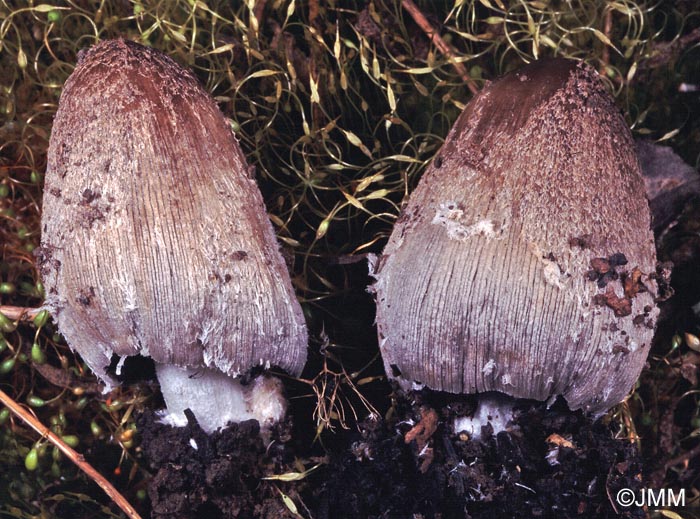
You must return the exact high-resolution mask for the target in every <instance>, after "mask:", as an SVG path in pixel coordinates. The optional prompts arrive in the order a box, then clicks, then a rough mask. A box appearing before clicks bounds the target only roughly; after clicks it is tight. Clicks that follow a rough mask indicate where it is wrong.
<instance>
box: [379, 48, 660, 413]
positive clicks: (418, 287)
mask: <svg viewBox="0 0 700 519" xmlns="http://www.w3.org/2000/svg"><path fill="white" fill-rule="evenodd" d="M655 263H656V258H655V248H654V239H653V235H652V233H651V230H650V216H649V208H648V204H647V200H646V199H645V195H644V185H643V182H642V178H641V176H640V172H639V165H638V161H637V157H636V155H635V148H634V143H633V141H632V138H631V135H630V131H629V129H628V128H627V126H626V124H625V121H624V119H623V118H622V116H621V115H620V113H619V111H618V109H617V107H616V106H615V103H614V100H613V99H612V97H611V96H610V95H609V94H608V92H607V91H606V90H605V86H604V85H603V83H602V81H601V80H600V79H599V78H598V77H597V74H596V73H595V71H593V70H592V69H591V68H590V67H588V66H586V65H585V64H583V63H578V62H576V61H570V60H565V59H554V60H541V61H537V62H534V63H532V64H531V65H528V66H526V67H524V68H522V69H521V70H519V71H516V72H513V73H510V74H508V75H506V76H504V77H503V78H502V79H500V80H498V81H495V82H494V83H492V84H490V85H488V86H487V87H485V88H484V90H483V91H482V92H480V93H479V94H478V95H477V96H476V97H475V98H474V99H473V100H472V101H471V102H470V103H469V104H468V105H467V107H466V109H465V110H464V112H463V113H462V114H461V116H460V117H459V119H458V120H457V122H456V123H455V125H454V127H453V128H452V130H451V132H450V134H449V135H448V137H447V140H446V141H445V144H444V146H443V148H442V150H441V151H440V152H439V154H438V156H437V157H436V158H435V159H434V160H433V162H432V164H431V165H430V167H429V168H428V170H427V171H426V172H425V174H424V175H423V178H422V179H421V181H420V183H419V185H418V187H417V188H416V190H415V192H414V193H413V194H412V195H411V197H410V200H409V202H408V204H407V205H406V207H405V208H404V210H403V211H402V213H401V215H400V217H399V219H398V221H397V223H396V226H395V228H394V230H393V232H392V234H391V237H390V239H389V242H388V244H387V246H386V248H385V250H384V252H383V254H382V255H381V256H380V257H379V258H378V259H377V264H376V265H375V277H376V280H377V281H376V283H375V285H374V287H373V290H374V291H375V292H376V301H377V327H378V333H379V341H380V348H381V352H382V355H383V359H384V364H385V368H386V371H387V373H388V374H389V376H391V377H393V378H396V379H398V380H399V381H401V382H402V383H403V384H404V385H410V384H415V383H419V384H422V385H425V386H427V387H429V388H432V389H435V390H440V391H446V392H450V393H483V392H500V393H505V394H506V395H510V396H513V397H519V398H531V399H537V400H549V399H553V398H554V397H556V396H557V395H562V396H563V397H564V398H565V399H566V401H567V403H568V405H569V407H570V408H571V409H584V410H586V411H589V412H591V413H593V414H600V413H602V412H604V411H606V410H607V409H609V408H610V407H611V406H613V405H614V404H616V403H618V402H620V401H621V400H622V399H623V398H624V397H625V396H626V395H627V393H628V392H629V391H630V389H631V387H632V386H633V384H634V382H635V381H636V379H637V377H638V376H639V373H640V371H641V369H642V366H643V365H644V362H645V360H646V357H647V354H648V352H649V347H650V344H651V339H652V336H653V333H654V326H655V321H656V316H657V313H658V310H657V307H656V305H655V302H654V295H655V290H656V284H655V281H654V279H653V273H654V272H655V268H656V264H655ZM497 400H498V399H497ZM486 414H489V413H486Z"/></svg>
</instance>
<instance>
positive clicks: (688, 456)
mask: <svg viewBox="0 0 700 519" xmlns="http://www.w3.org/2000/svg"><path fill="white" fill-rule="evenodd" d="M696 456H700V445H696V446H695V447H693V448H692V449H690V450H689V451H688V452H684V453H683V454H681V455H680V456H676V457H675V458H672V459H670V460H668V461H667V462H666V464H665V465H664V469H665V470H668V469H670V468H671V467H674V466H676V465H680V464H681V463H685V462H687V461H690V460H692V459H693V458H695V457H696Z"/></svg>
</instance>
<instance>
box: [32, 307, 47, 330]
mask: <svg viewBox="0 0 700 519" xmlns="http://www.w3.org/2000/svg"><path fill="white" fill-rule="evenodd" d="M48 320H49V312H48V310H42V311H41V312H39V313H38V314H36V315H35V316H34V326H36V327H37V328H41V327H42V326H44V325H45V324H46V321H48Z"/></svg>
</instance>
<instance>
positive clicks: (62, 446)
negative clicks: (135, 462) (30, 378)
mask: <svg viewBox="0 0 700 519" xmlns="http://www.w3.org/2000/svg"><path fill="white" fill-rule="evenodd" d="M0 402H2V404H3V405H5V406H6V407H7V408H8V409H9V410H10V411H12V413H13V414H15V415H16V416H17V417H18V418H19V419H20V420H22V421H23V422H24V423H26V424H27V425H29V426H30V427H31V428H32V429H34V430H35V431H36V432H38V433H39V434H40V435H41V436H42V437H43V438H46V439H48V440H49V441H50V442H51V443H53V444H54V445H55V446H56V447H57V448H58V449H59V450H60V451H61V452H62V453H63V454H65V455H66V457H68V459H70V460H71V461H72V462H73V463H75V464H76V465H77V466H78V468H80V470H82V471H83V472H85V474H87V475H88V477H90V479H92V480H93V481H94V482H95V483H97V484H98V485H99V486H100V487H101V488H102V490H104V491H105V493H106V494H107V495H108V496H109V497H110V499H111V500H112V501H114V504H116V505H117V506H118V507H119V508H121V509H122V511H123V512H124V513H125V514H126V515H127V517H130V518H131V519H141V516H140V515H139V514H138V512H137V511H136V510H135V509H134V507H132V506H131V505H130V504H129V502H128V501H127V500H126V499H125V498H124V496H122V495H121V494H120V493H119V491H118V490H117V489H116V488H114V486H112V484H111V483H110V482H109V481H107V479H106V478H105V477H104V476H102V474H100V473H99V472H97V471H96V470H95V469H94V468H93V467H92V465H90V464H89V463H88V462H87V461H85V458H84V457H83V455H82V454H79V453H78V452H76V451H74V450H73V449H71V448H70V447H69V446H68V445H66V442H64V441H63V440H62V439H61V438H60V437H59V436H58V435H56V434H54V433H53V432H52V431H51V430H50V429H49V428H48V427H46V426H45V425H44V424H42V423H41V422H40V421H39V420H38V419H37V418H36V417H35V416H34V415H32V414H31V413H29V412H27V411H25V410H24V409H23V408H22V406H20V405H19V404H18V403H17V402H15V401H14V400H13V399H12V398H11V397H10V396H9V395H8V394H7V393H5V392H4V391H2V390H0Z"/></svg>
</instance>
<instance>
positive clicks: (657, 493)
mask: <svg viewBox="0 0 700 519" xmlns="http://www.w3.org/2000/svg"><path fill="white" fill-rule="evenodd" d="M615 500H616V501H617V503H618V504H619V505H620V506H625V507H628V506H632V505H635V506H648V507H649V508H671V507H680V506H685V489H684V488H681V489H680V490H673V489H672V488H658V489H656V488H641V489H639V490H632V489H631V488H621V489H620V490H619V491H618V492H617V495H616V496H615Z"/></svg>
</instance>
